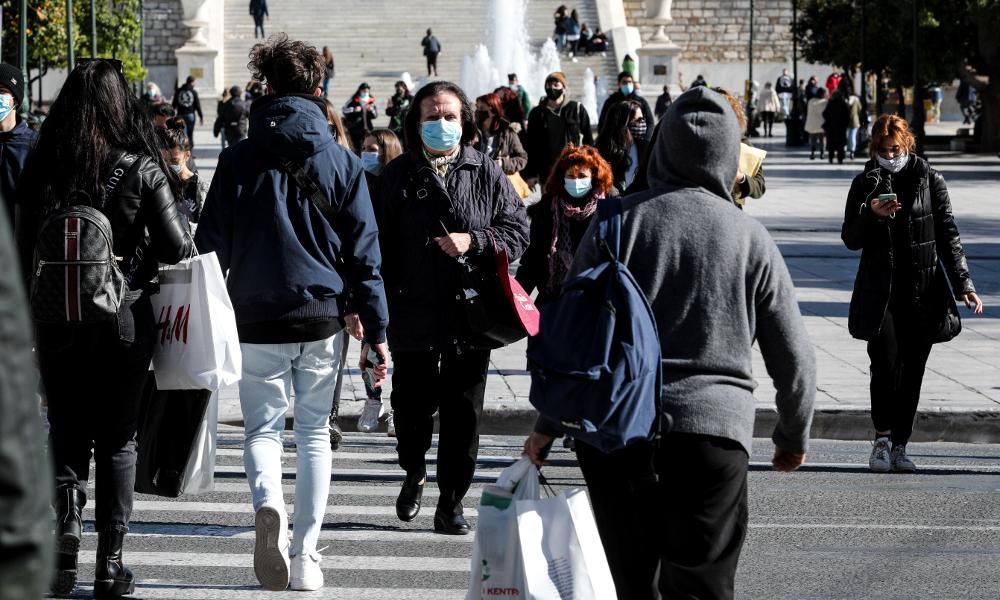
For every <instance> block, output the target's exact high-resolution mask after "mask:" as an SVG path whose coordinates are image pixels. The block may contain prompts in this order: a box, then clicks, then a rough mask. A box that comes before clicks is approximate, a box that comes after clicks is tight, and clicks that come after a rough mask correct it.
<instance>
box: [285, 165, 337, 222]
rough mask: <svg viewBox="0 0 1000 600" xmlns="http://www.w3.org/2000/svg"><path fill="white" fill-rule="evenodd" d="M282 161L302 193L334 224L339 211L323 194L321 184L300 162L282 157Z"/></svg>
mask: <svg viewBox="0 0 1000 600" xmlns="http://www.w3.org/2000/svg"><path fill="white" fill-rule="evenodd" d="M280 162H281V168H282V169H284V170H285V172H286V173H288V175H289V177H291V178H292V180H294V181H295V185H297V186H299V189H300V190H302V193H304V194H305V195H306V197H307V198H309V201H310V202H312V203H313V206H315V207H316V208H317V209H319V212H320V213H322V215H323V216H324V217H326V219H327V220H328V221H330V224H331V225H332V224H333V222H334V220H336V218H337V211H336V210H334V208H333V205H332V204H330V201H329V200H327V199H326V196H324V195H323V192H322V190H320V189H319V186H318V185H316V182H315V181H313V178H312V177H310V176H309V174H308V173H306V170H305V169H304V168H302V165H300V164H298V163H295V162H293V161H291V160H287V159H281V161H280Z"/></svg>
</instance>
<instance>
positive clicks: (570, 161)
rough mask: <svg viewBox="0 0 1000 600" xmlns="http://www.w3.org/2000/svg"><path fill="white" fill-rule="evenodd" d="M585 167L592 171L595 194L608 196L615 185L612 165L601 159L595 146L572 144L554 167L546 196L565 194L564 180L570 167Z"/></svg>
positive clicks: (591, 179) (591, 180)
mask: <svg viewBox="0 0 1000 600" xmlns="http://www.w3.org/2000/svg"><path fill="white" fill-rule="evenodd" d="M577 166H578V167H585V168H587V169H590V183H591V185H592V186H593V190H594V192H595V193H600V194H604V195H607V193H608V192H609V191H611V186H613V185H614V183H615V178H614V175H612V173H611V165H609V164H608V161H606V160H604V159H603V158H601V153H600V152H598V151H597V148H594V147H593V146H574V145H573V144H570V145H568V146H566V147H565V148H563V151H562V154H560V155H559V158H558V159H557V160H556V164H555V165H553V167H552V171H551V172H550V173H549V178H548V180H547V181H546V182H545V190H544V191H545V194H547V195H548V196H558V195H560V194H562V193H563V179H565V177H566V171H568V170H569V169H570V167H577Z"/></svg>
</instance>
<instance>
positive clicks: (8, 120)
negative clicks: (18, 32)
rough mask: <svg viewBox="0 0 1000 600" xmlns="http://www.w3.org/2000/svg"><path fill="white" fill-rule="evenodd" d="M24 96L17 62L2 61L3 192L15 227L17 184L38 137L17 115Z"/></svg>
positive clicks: (0, 170) (0, 180) (0, 167)
mask: <svg viewBox="0 0 1000 600" xmlns="http://www.w3.org/2000/svg"><path fill="white" fill-rule="evenodd" d="M23 99H24V80H23V77H22V74H21V70H20V69H18V68H17V67H15V66H14V65H9V64H7V63H0V192H2V193H3V198H4V200H5V202H6V208H7V220H8V222H9V223H10V225H11V227H13V226H14V223H15V220H14V207H15V206H17V203H18V200H17V194H16V193H15V190H14V187H15V183H17V178H18V177H19V176H20V175H21V169H23V168H24V161H25V160H27V158H28V153H29V152H30V151H31V149H32V148H33V147H34V146H35V141H36V140H37V139H38V134H36V133H35V132H34V131H33V130H32V129H31V128H30V127H28V124H27V123H26V122H25V121H23V120H22V119H20V118H18V115H17V111H18V109H20V108H21V102H22V100H23Z"/></svg>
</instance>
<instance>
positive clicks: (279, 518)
mask: <svg viewBox="0 0 1000 600" xmlns="http://www.w3.org/2000/svg"><path fill="white" fill-rule="evenodd" d="M251 67H252V68H253V69H254V77H255V78H256V79H259V80H262V81H266V82H267V91H268V94H267V95H266V96H263V97H262V98H259V99H258V100H256V101H255V102H254V103H253V108H252V109H251V112H250V132H249V137H248V138H247V139H245V140H242V141H240V142H237V143H236V144H233V145H232V146H230V147H229V148H227V149H226V150H224V151H223V152H222V154H221V155H220V156H219V165H218V168H217V170H216V172H215V177H214V179H213V180H212V187H211V189H210V190H209V194H208V198H207V199H206V201H205V208H204V210H203V212H202V216H201V222H200V223H199V226H198V233H197V237H196V242H197V244H198V248H199V250H201V251H202V252H211V251H214V252H216V253H217V254H218V257H219V262H220V264H221V265H222V269H223V271H228V278H227V287H228V289H229V295H230V298H231V299H232V302H233V307H234V309H235V311H236V322H237V327H238V329H239V335H240V346H241V349H242V351H243V379H242V380H241V381H240V403H241V406H242V409H243V416H244V422H245V427H246V445H245V450H244V462H245V464H246V471H247V479H248V481H249V483H250V489H251V492H252V495H253V503H254V510H255V512H256V528H257V537H256V541H257V543H256V545H255V548H254V571H255V573H256V574H257V578H258V580H259V581H260V582H261V584H262V585H263V586H264V587H265V588H267V589H269V590H283V589H285V588H286V587H288V586H289V584H291V587H292V589H295V590H316V589H319V588H321V587H322V586H323V572H322V571H321V570H320V567H319V559H320V557H319V554H318V553H317V552H316V542H317V540H318V538H319V531H320V526H321V525H322V523H323V515H324V510H325V508H326V501H327V500H326V499H327V494H328V492H329V486H330V468H331V455H330V438H329V431H328V429H327V419H328V416H329V414H330V408H331V403H332V400H333V393H334V386H335V384H336V380H337V367H338V364H339V361H340V349H341V345H342V340H341V337H340V336H342V335H344V333H343V331H342V330H343V327H344V325H343V323H342V320H341V319H342V317H343V316H345V315H346V314H347V312H346V309H345V305H346V303H347V301H348V298H349V300H350V312H351V313H357V314H358V316H359V318H360V320H361V323H362V325H363V326H364V333H365V345H364V348H363V349H362V356H363V357H364V356H367V353H368V348H369V347H370V348H372V349H373V350H375V352H376V353H377V354H378V355H379V357H380V358H381V359H382V360H381V361H380V362H381V363H382V364H381V365H380V366H378V367H376V368H375V377H376V379H377V381H376V385H381V382H382V381H383V380H384V379H385V376H386V373H387V371H388V367H387V364H388V351H387V347H386V343H385V331H386V326H387V325H388V310H387V308H386V300H385V293H384V290H383V284H382V276H381V274H380V268H381V263H382V257H381V254H380V251H379V246H378V228H377V226H376V223H375V215H374V212H373V210H372V204H371V199H370V198H369V195H368V187H367V183H366V182H365V177H364V170H363V168H362V166H361V161H360V160H358V158H357V157H355V156H354V155H353V154H352V153H350V152H349V151H347V150H345V149H344V148H343V147H342V146H340V145H339V144H337V143H336V141H334V138H333V136H332V135H331V133H330V128H329V125H328V124H327V121H326V111H325V105H324V102H323V100H322V98H321V96H320V94H321V89H320V86H321V84H322V81H323V73H324V68H325V67H324V63H323V60H322V57H321V56H320V54H319V52H317V51H316V49H315V48H313V47H311V46H306V45H305V44H304V43H302V42H294V41H290V40H289V39H288V37H287V36H284V35H282V36H280V37H277V38H273V39H272V40H271V41H270V42H268V43H267V44H258V45H257V46H255V47H254V49H253V50H252V52H251ZM291 165H297V168H298V169H301V171H302V172H301V173H299V175H300V176H301V177H299V178H298V179H296V178H295V176H294V174H295V171H296V167H293V166H291ZM303 179H304V180H305V181H303ZM307 181H311V182H312V186H315V187H316V188H318V191H319V193H320V194H321V195H322V197H323V200H325V201H326V202H327V203H328V204H329V206H327V207H325V208H321V207H320V206H319V205H320V204H321V202H317V201H315V200H314V199H312V198H310V195H309V193H308V192H307V191H305V190H304V189H303V188H304V187H305V188H306V189H308V187H310V185H309V184H308V183H306V182H307ZM300 183H301V184H303V185H300ZM291 390H294V392H295V409H294V416H295V439H296V452H297V455H298V468H297V474H296V481H295V525H294V537H293V539H292V543H291V548H288V540H287V535H286V534H287V516H286V512H285V507H284V500H283V498H282V488H281V475H282V473H281V452H282V442H281V431H282V429H283V428H284V424H285V413H286V411H287V410H288V407H289V398H288V396H289V392H290V391H291Z"/></svg>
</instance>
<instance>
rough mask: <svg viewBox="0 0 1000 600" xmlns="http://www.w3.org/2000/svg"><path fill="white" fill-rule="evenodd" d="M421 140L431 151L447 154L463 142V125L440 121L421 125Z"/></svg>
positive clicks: (456, 122)
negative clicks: (446, 152)
mask: <svg viewBox="0 0 1000 600" xmlns="http://www.w3.org/2000/svg"><path fill="white" fill-rule="evenodd" d="M420 139H422V140H423V141H424V144H426V145H427V147H428V148H430V149H431V150H436V151H438V152H445V151H448V150H451V149H452V148H454V147H455V146H457V145H458V143H459V142H460V141H462V124H461V123H459V122H458V121H447V120H445V119H438V120H436V121H424V122H423V123H421V124H420Z"/></svg>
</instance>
